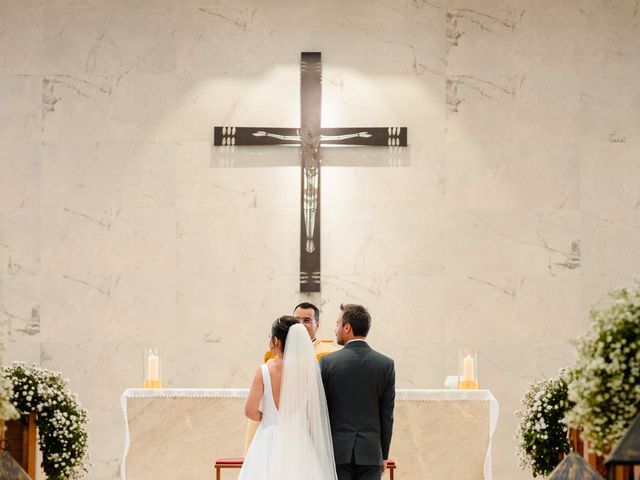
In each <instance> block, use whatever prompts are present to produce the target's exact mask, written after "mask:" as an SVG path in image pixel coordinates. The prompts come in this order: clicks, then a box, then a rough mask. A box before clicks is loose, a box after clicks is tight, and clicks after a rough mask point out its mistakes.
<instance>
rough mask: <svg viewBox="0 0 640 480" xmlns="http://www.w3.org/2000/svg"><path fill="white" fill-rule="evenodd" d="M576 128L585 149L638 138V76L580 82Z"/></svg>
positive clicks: (605, 75) (600, 77) (591, 77)
mask: <svg viewBox="0 0 640 480" xmlns="http://www.w3.org/2000/svg"><path fill="white" fill-rule="evenodd" d="M579 91H580V117H579V123H578V125H579V128H580V135H581V138H582V141H583V143H584V144H585V145H591V144H594V143H602V142H610V143H615V144H618V143H625V142H629V141H637V139H638V138H640V108H639V107H640V84H639V83H638V81H637V76H634V75H628V76H614V75H609V74H608V72H606V71H604V72H603V73H601V74H600V75H583V76H581V78H580V85H579Z"/></svg>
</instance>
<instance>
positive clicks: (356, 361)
mask: <svg viewBox="0 0 640 480" xmlns="http://www.w3.org/2000/svg"><path fill="white" fill-rule="evenodd" d="M320 369H321V371H322V382H323V383H324V391H325V394H326V396H327V405H328V408H329V419H330V420H331V434H332V438H333V450H334V454H335V460H336V465H337V470H338V478H339V479H340V480H342V479H359V478H361V479H365V478H366V479H369V478H371V479H374V478H377V479H379V478H380V465H382V461H383V460H386V459H388V458H389V446H390V444H391V431H392V428H393V407H394V401H395V395H396V392H395V369H394V364H393V360H391V359H390V358H389V357H386V356H384V355H382V354H381V353H378V352H376V351H375V350H373V349H372V348H371V347H370V346H369V345H368V344H367V343H366V342H364V341H352V342H350V343H347V345H345V347H344V348H343V349H342V350H339V351H337V352H334V353H331V354H329V355H326V356H325V357H323V358H322V359H321V360H320ZM361 467H362V468H361Z"/></svg>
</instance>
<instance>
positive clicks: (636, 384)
mask: <svg viewBox="0 0 640 480" xmlns="http://www.w3.org/2000/svg"><path fill="white" fill-rule="evenodd" d="M612 296H613V299H614V300H613V302H612V303H611V304H610V305H609V306H607V307H605V308H602V309H594V310H592V311H591V313H590V316H591V319H592V323H591V328H590V329H589V330H588V331H587V333H586V334H585V335H583V336H582V337H580V338H579V339H578V341H577V350H578V355H577V361H576V366H575V367H574V369H573V370H572V373H571V378H570V381H569V398H570V399H571V400H572V401H574V402H575V407H574V408H573V409H572V410H571V411H570V412H568V415H567V418H568V420H569V423H570V424H571V425H576V426H578V427H580V428H582V430H583V437H584V438H585V439H586V440H588V441H589V442H590V443H591V447H592V448H593V449H594V450H595V451H596V452H597V453H600V454H604V453H606V452H607V451H608V450H609V449H610V448H611V446H612V445H613V444H614V443H615V442H616V441H617V440H618V439H619V438H620V437H621V436H622V434H623V433H624V431H625V429H626V428H627V427H628V426H629V424H630V423H631V421H632V420H633V418H634V417H635V415H637V413H638V405H639V403H640V282H636V283H635V285H634V286H633V287H632V288H630V289H626V288H625V289H622V290H619V291H617V292H614V293H613V294H612Z"/></svg>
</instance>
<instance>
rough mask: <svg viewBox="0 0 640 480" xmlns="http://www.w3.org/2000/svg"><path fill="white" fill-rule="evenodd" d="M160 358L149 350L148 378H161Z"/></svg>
mask: <svg viewBox="0 0 640 480" xmlns="http://www.w3.org/2000/svg"><path fill="white" fill-rule="evenodd" d="M159 370H160V358H159V357H158V355H154V354H153V353H151V351H149V357H148V358H147V380H160V377H159Z"/></svg>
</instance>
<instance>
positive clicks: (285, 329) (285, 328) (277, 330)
mask: <svg viewBox="0 0 640 480" xmlns="http://www.w3.org/2000/svg"><path fill="white" fill-rule="evenodd" d="M297 324H298V319H297V318H296V317H292V316H291V315H283V316H282V317H278V318H276V319H275V321H274V322H273V324H271V336H272V337H275V338H277V339H278V340H280V343H281V345H282V350H283V351H284V345H285V343H286V341H287V334H288V333H289V329H290V328H291V327H292V326H293V325H297Z"/></svg>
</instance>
